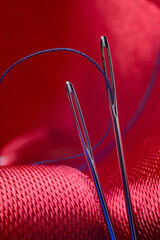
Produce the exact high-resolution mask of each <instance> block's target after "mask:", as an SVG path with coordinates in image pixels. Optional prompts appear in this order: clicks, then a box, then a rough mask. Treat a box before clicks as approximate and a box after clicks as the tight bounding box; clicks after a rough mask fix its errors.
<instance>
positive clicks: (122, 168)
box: [101, 36, 137, 240]
mask: <svg viewBox="0 0 160 240" xmlns="http://www.w3.org/2000/svg"><path fill="white" fill-rule="evenodd" d="M104 49H106V50H107V57H108V64H109V72H110V82H111V87H112V94H113V97H112V96H111V93H110V91H109V90H108V85H107V84H106V88H107V92H108V98H109V105H110V111H111V115H112V122H113V127H114V133H115V141H116V146H117V154H118V159H119V165H120V171H121V176H122V182H123V189H124V197H125V204H126V210H127V216H128V221H129V226H130V231H131V236H132V239H133V240H136V239H137V238H136V231H135V223H134V218H133V210H132V204H131V198H130V193H129V187H128V180H127V174H126V167H125V161H124V154H123V146H122V139H121V131H120V127H119V118H118V109H117V97H116V87H115V80H114V72H113V65H112V59H111V53H110V48H109V44H108V41H107V38H106V37H105V36H102V37H101V55H102V63H103V70H104V73H105V74H106V76H107V68H106V62H105V53H104Z"/></svg>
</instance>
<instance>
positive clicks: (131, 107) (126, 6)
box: [0, 0, 160, 239]
mask: <svg viewBox="0 0 160 240" xmlns="http://www.w3.org/2000/svg"><path fill="white" fill-rule="evenodd" d="M0 23H1V39H0V42H1V44H0V51H1V59H0V66H1V73H2V72H3V71H4V70H5V69H6V68H7V67H8V66H9V65H11V64H12V63H13V62H14V61H16V60H17V59H19V58H21V57H23V56H25V55H27V54H30V53H32V52H35V51H38V50H41V49H46V48H51V47H72V48H75V49H78V50H81V51H83V52H85V53H87V54H88V55H89V56H91V57H92V58H94V59H95V60H96V61H97V62H98V63H99V64H101V58H100V48H99V37H100V36H101V35H103V34H105V35H107V37H108V39H109V42H110V45H111V51H112V55H113V64H114V68H115V78H116V86H117V95H118V106H119V116H120V125H121V129H124V127H125V126H126V124H127V122H128V121H129V119H130V118H131V117H132V116H133V114H134V113H135V111H136V108H137V106H138V104H139V102H140V100H141V98H142V96H143V93H144V91H145V89H146V87H147V84H148V82H149V80H150V77H151V74H152V71H153V67H154V62H155V59H156V54H157V51H158V47H159V45H160V32H159V24H160V8H159V1H158V0H157V1H144V0H143V1H142V0H140V1H129V0H123V1H116V0H108V1H104V0H100V1H83V0H82V1H72V0H71V1H67V2H65V1H63V2H62V1H61V2H59V1H54V2H53V1H47V3H45V4H44V2H43V1H27V2H23V1H18V0H16V1H14V2H12V1H7V2H5V1H3V3H1V14H0ZM159 79H160V75H158V77H157V81H156V84H155V86H154V88H153V91H152V94H151V96H150V98H149V100H148V102H147V105H146V106H145V108H144V110H143V113H142V114H141V116H140V118H139V119H138V121H137V122H136V124H135V125H134V127H133V128H132V129H131V131H130V132H129V133H127V135H126V136H125V138H124V152H125V156H126V165H127V170H128V175H129V183H130V186H131V196H132V199H133V204H134V212H135V217H136V226H137V229H138V237H139V239H159V238H160V232H159V229H160V227H159V222H158V219H159V217H160V216H159V215H158V214H159V211H158V192H159V189H158V186H159V172H160V167H159V139H160V131H159V119H160V111H159V107H160V101H159V87H160V85H159ZM66 80H70V81H72V82H73V83H74V85H75V88H76V90H77V93H78V96H79V98H80V102H81V105H82V110H83V112H84V115H85V119H86V123H87V126H88V131H89V134H90V136H91V141H92V144H93V145H94V144H95V143H96V142H97V141H98V140H99V139H100V138H101V136H102V135H103V133H104V131H105V129H106V122H107V121H109V111H108V110H107V107H106V93H105V90H104V80H103V78H102V77H101V76H100V75H99V73H98V72H97V70H95V69H94V67H93V66H91V65H90V64H89V63H87V62H86V61H85V60H83V59H82V58H81V57H79V56H74V55H73V54H60V53H59V54H49V55H47V54H46V55H45V56H41V57H35V58H34V59H32V60H31V61H30V62H28V63H27V62H26V63H23V64H21V65H19V66H18V67H17V68H15V69H14V70H12V71H11V72H10V73H9V75H8V76H7V77H6V79H4V82H3V83H2V85H1V86H0V102H1V108H0V111H1V118H0V132H1V138H0V149H1V150H0V156H1V158H0V159H1V160H0V164H1V165H4V166H7V165H15V164H27V163H31V162H33V161H35V162H36V161H40V160H45V159H57V158H61V157H64V156H70V155H73V154H75V153H78V152H80V151H81V146H80V143H79V139H78V136H77V133H76V131H75V126H74V123H73V120H72V116H71V113H70V109H69V104H68V100H67V96H66V92H65V81H66ZM84 87H85V88H84ZM86 103H87V104H86ZM95 113H96V114H95ZM112 137H113V135H112V134H110V135H109V136H108V138H107V139H106V141H105V142H104V143H103V144H102V146H101V147H100V148H99V150H98V152H100V150H102V149H103V148H104V147H106V146H107V144H108V143H109V142H110V141H111V140H112ZM83 162H84V160H83V159H80V160H78V159H74V160H72V161H66V162H62V163H63V164H64V163H65V164H67V165H69V166H72V167H77V166H79V165H80V164H81V163H83ZM59 164H60V163H59ZM97 168H98V172H99V175H100V176H101V182H102V185H103V188H104V190H105V194H106V198H107V199H108V201H109V203H108V204H109V209H110V211H111V214H112V217H113V222H114V225H115V228H116V234H117V236H118V237H119V239H129V235H128V228H127V226H126V220H125V217H124V207H123V203H122V192H121V185H120V177H119V173H118V164H117V157H116V155H115V151H114V150H112V151H111V152H110V153H109V154H108V155H105V156H104V157H103V158H102V159H101V161H99V162H98V163H97ZM12 169H13V170H12ZM35 169H36V170H35ZM44 169H45V170H46V171H49V173H48V172H47V173H48V174H50V175H49V176H50V177H48V178H47V179H46V185H45V186H46V190H43V191H47V192H49V194H51V186H50V184H49V182H50V181H51V180H50V179H51V175H52V171H53V172H54V173H55V175H54V179H55V182H56V181H58V178H59V177H58V176H61V178H62V177H63V176H64V179H65V174H66V172H67V173H68V175H67V176H68V178H67V179H68V180H67V184H68V186H69V185H72V184H73V183H74V184H75V185H74V184H73V189H74V188H75V190H74V191H75V194H77V195H76V196H77V199H79V201H80V200H81V198H80V196H79V195H78V190H77V189H76V186H77V188H79V187H80V186H79V181H80V179H81V177H82V179H83V178H85V177H84V176H82V175H81V177H80V175H79V172H78V171H76V170H71V169H70V170H69V169H68V168H66V167H65V166H63V167H60V168H57V167H53V166H52V167H51V166H50V167H46V168H45V167H42V168H41V167H37V168H33V167H27V166H23V167H21V168H18V167H13V166H12V167H5V168H3V167H1V169H0V170H1V172H2V173H3V177H2V176H0V177H1V179H0V181H1V182H0V186H1V190H2V189H3V191H2V192H3V194H4V197H3V198H4V199H5V201H2V200H1V204H2V205H1V206H3V207H1V209H0V213H1V215H0V218H1V229H0V230H1V233H2V239H6V238H7V237H8V238H10V239H12V238H13V237H12V234H13V231H14V230H13V229H15V228H16V226H17V224H20V227H19V229H22V230H21V231H22V233H24V238H26V239H27V238H28V237H30V238H32V237H33V238H35V239H36V237H37V239H40V238H42V239H43V238H44V237H43V236H48V238H49V237H51V238H52V236H53V235H52V234H57V235H55V236H56V237H57V239H58V237H59V238H60V236H58V232H56V233H55V232H54V230H53V229H52V227H48V228H46V229H45V228H44V229H43V230H44V232H43V233H42V234H39V235H38V234H37V231H38V230H37V229H40V228H41V227H40V225H38V224H39V223H38V222H37V220H35V219H36V218H34V217H31V216H33V215H32V214H37V215H36V216H39V218H41V215H38V212H36V211H41V210H37V209H38V207H37V209H36V211H35V210H34V208H32V207H31V206H30V205H27V204H29V201H31V200H28V198H31V197H32V198H33V201H34V199H36V196H37V197H38V196H39V193H38V187H39V182H40V181H41V180H42V179H43V174H44ZM4 170H5V171H4ZM36 171H38V175H39V179H38V180H37V179H36V178H37V175H35V172H36ZM68 171H69V172H68ZM72 171H73V172H74V174H73V175H72V174H71V172H72ZM28 174H29V175H31V179H32V181H31V182H30V181H27V176H28ZM22 175H24V176H26V177H24V178H23V176H22ZM7 176H8V178H7ZM14 176H16V179H15V180H14ZM6 178H7V179H9V180H7V182H5V179H6ZM35 179H36V180H35ZM77 179H79V180H77ZM14 181H15V182H14ZM23 181H24V183H23V184H22V182H23ZM88 181H89V180H86V182H85V181H84V185H83V189H84V192H85V193H84V194H85V198H86V199H87V200H86V201H88V202H90V197H91V196H92V202H91V203H92V206H93V208H91V209H89V206H90V205H89V204H88V202H86V204H85V208H84V209H83V210H85V213H84V215H85V214H86V216H89V215H90V214H92V215H94V217H95V222H94V223H95V224H97V225H96V226H98V227H97V228H95V227H94V226H93V230H94V229H95V231H94V232H93V235H94V236H92V235H91V234H92V231H91V230H90V227H89V226H92V221H91V218H89V220H88V221H89V223H88V225H87V227H86V226H85V227H84V225H83V224H82V223H83V221H80V226H79V227H80V230H79V228H78V229H77V222H76V221H79V219H78V220H76V221H75V222H74V221H73V222H70V223H71V224H73V225H72V228H67V229H66V228H65V224H66V223H65V224H62V229H65V230H66V234H67V235H66V236H71V235H70V234H71V231H73V232H74V233H75V234H78V235H73V239H76V238H77V239H85V237H86V236H87V237H86V238H87V239H88V238H91V239H93V238H94V237H95V239H98V237H99V238H100V239H103V238H104V237H101V236H104V235H103V234H104V230H102V228H103V227H104V225H103V224H102V222H99V221H100V220H99V219H98V218H97V217H96V214H95V212H96V213H97V214H98V213H99V212H100V209H99V207H98V205H97V204H96V203H95V202H94V198H93V195H92V194H93V189H92V190H90V184H89V182H88ZM13 182H14V184H16V186H17V189H19V190H17V191H16V192H14V191H13V189H12V191H13V192H12V191H11V192H10V190H11V189H10V186H12V183H13ZM61 182H62V183H61V186H64V185H63V184H64V183H63V181H61ZM25 183H26V185H25ZM2 186H3V188H2ZM18 186H22V188H23V193H24V195H21V189H20V188H18ZM148 186H149V187H148ZM32 187H33V188H34V189H37V192H36V194H35V195H34V194H33V195H32V194H28V191H29V189H32ZM42 188H43V186H41V189H42ZM9 189H10V190H9ZM15 189H16V188H15ZM8 191H9V192H8ZM30 191H31V190H30ZM57 191H58V187H57ZM65 191H66V188H65V187H64V189H63V188H62V192H63V196H65ZM31 192H32V191H31ZM33 192H34V191H33ZM33 192H32V193H33ZM11 193H12V194H13V195H12V194H11ZM86 193H87V194H86ZM8 194H10V195H8ZM8 196H10V197H9V198H8ZM18 196H19V198H20V199H26V201H27V202H26V205H25V206H26V209H28V211H30V214H31V215H29V216H28V215H27V217H28V219H29V221H26V225H25V228H24V225H23V217H24V215H23V211H22V210H21V212H20V219H21V221H19V222H18V221H15V219H14V214H13V215H10V214H8V213H10V212H11V211H10V208H12V207H14V205H13V206H12V200H11V199H12V198H14V199H18V198H17V197H18ZM50 197H51V196H50ZM45 199H46V196H44V198H43V199H41V200H36V201H38V203H37V204H39V206H40V201H44V202H43V203H44V205H43V207H42V211H46V212H45V213H47V216H48V218H47V216H45V217H46V218H44V222H43V221H42V222H43V223H44V225H45V223H48V219H53V218H50V213H49V208H47V207H46V206H45V203H46V200H45ZM59 199H60V194H58V195H57V197H56V198H54V199H53V200H54V201H53V204H55V205H54V206H56V201H57V200H59ZM69 200H70V201H69ZM20 201H21V200H20ZM65 201H68V202H72V201H73V202H74V201H75V199H74V197H70V194H69V195H67V196H65ZM5 204H6V205H5ZM15 204H17V205H16V207H17V209H19V205H18V204H19V201H18V200H16V201H15ZM29 206H30V207H29ZM82 208H83V206H82V205H80V207H79V208H78V209H77V208H75V211H82ZM24 209H25V208H24ZM69 209H70V207H69ZM79 209H80V210H79ZM33 210H34V211H33ZM26 211H27V210H26ZM33 212H34V213H33ZM65 214H66V212H64V215H63V216H62V215H59V214H57V215H56V216H55V215H54V217H55V218H56V221H59V222H60V221H61V219H63V217H64V216H67V220H68V219H70V214H68V212H67V214H66V215H65ZM5 217H6V218H5ZM52 217H53V215H52ZM16 219H17V218H16ZM37 219H38V218H37ZM42 219H43V218H42ZM46 219H47V220H46ZM65 219H66V218H65ZM13 222H14V223H13ZM36 222H37V228H34V226H35V224H36ZM14 224H15V225H14ZM53 224H54V223H53ZM11 225H12V227H13V228H11V227H10V226H11ZM44 225H43V226H44ZM4 226H5V227H4ZM52 226H53V225H52ZM56 226H57V225H56V224H55V225H54V228H56ZM63 227H64V228H63ZM6 229H7V230H6ZM24 229H25V230H24ZM27 229H30V232H31V233H32V237H31V235H27V234H29V233H28V231H27ZM76 229H77V232H76ZM17 231H18V227H17ZM17 231H16V233H15V234H17V235H15V237H17V238H18V232H17ZM62 231H63V230H62ZM6 234H8V235H6ZM19 234H21V233H20V232H19ZM43 234H44V235H43ZM45 234H46V235H45ZM47 234H49V235H47ZM87 234H88V235H87ZM96 234H97V235H96ZM101 234H102V235H101ZM19 236H20V235H19ZM33 238H32V239H33ZM70 238H71V237H70ZM66 239H67V237H66Z"/></svg>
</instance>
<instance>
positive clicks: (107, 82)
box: [0, 48, 113, 165]
mask: <svg viewBox="0 0 160 240" xmlns="http://www.w3.org/2000/svg"><path fill="white" fill-rule="evenodd" d="M56 51H57V52H58V51H69V52H73V53H76V54H79V55H81V56H83V57H85V58H86V59H87V60H89V61H90V62H91V63H92V64H94V65H95V66H96V67H97V68H98V70H99V71H100V73H101V74H102V75H103V77H104V78H105V81H106V84H107V86H108V87H109V91H110V93H111V97H112V99H113V94H112V90H111V86H110V83H109V81H108V79H107V77H106V75H105V73H104V72H103V71H102V69H101V68H100V66H99V65H98V64H97V63H96V62H95V61H94V60H93V59H92V58H90V57H89V56H87V55H86V54H84V53H82V52H80V51H77V50H75V49H71V48H51V49H47V50H42V51H39V52H36V53H33V54H30V55H28V56H26V57H24V58H22V59H20V60H18V61H17V62H15V63H14V64H13V65H11V66H10V67H9V68H8V69H7V70H6V71H5V72H4V73H3V74H2V76H1V77H0V83H2V80H3V79H4V77H5V76H6V75H7V74H8V73H9V72H10V71H11V70H12V69H13V68H14V67H15V66H16V65H18V64H20V63H21V62H23V61H26V60H27V59H29V58H31V57H34V56H36V55H40V54H44V53H48V52H56ZM111 123H112V120H111V119H110V121H109V124H108V128H107V130H106V132H105V134H104V136H103V137H102V138H101V140H100V141H99V142H98V143H97V144H96V145H95V146H94V147H93V150H95V149H96V148H97V147H99V145H100V144H101V143H102V142H103V140H104V139H105V137H106V136H107V134H108V132H109V130H110V127H111ZM83 155H84V153H80V154H77V155H74V156H69V157H65V158H59V159H54V160H44V161H41V162H36V163H33V164H34V165H39V164H48V163H54V162H59V161H64V160H71V159H74V158H79V157H81V156H83Z"/></svg>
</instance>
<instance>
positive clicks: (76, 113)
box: [66, 82, 116, 240]
mask: <svg viewBox="0 0 160 240" xmlns="http://www.w3.org/2000/svg"><path fill="white" fill-rule="evenodd" d="M66 88H67V93H68V98H69V102H70V106H71V110H72V113H73V117H74V120H75V124H76V127H77V130H78V134H79V137H80V140H81V144H82V147H83V151H84V154H85V157H86V160H87V163H88V165H89V169H90V172H91V175H92V177H93V181H94V184H95V187H96V190H97V194H98V197H99V201H100V204H101V207H102V211H103V215H104V219H105V222H106V225H107V227H108V231H109V234H110V237H111V239H112V240H116V237H115V233H114V229H113V226H112V222H111V219H110V216H109V212H108V208H107V205H106V202H105V198H104V195H103V192H102V189H101V185H100V182H99V178H98V175H97V171H96V166H95V161H94V157H93V152H92V147H91V144H90V139H89V136H88V132H87V128H86V125H85V121H84V118H83V114H82V111H81V108H80V104H79V101H78V98H77V95H76V92H75V90H74V87H73V85H72V84H71V83H70V82H66Z"/></svg>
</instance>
